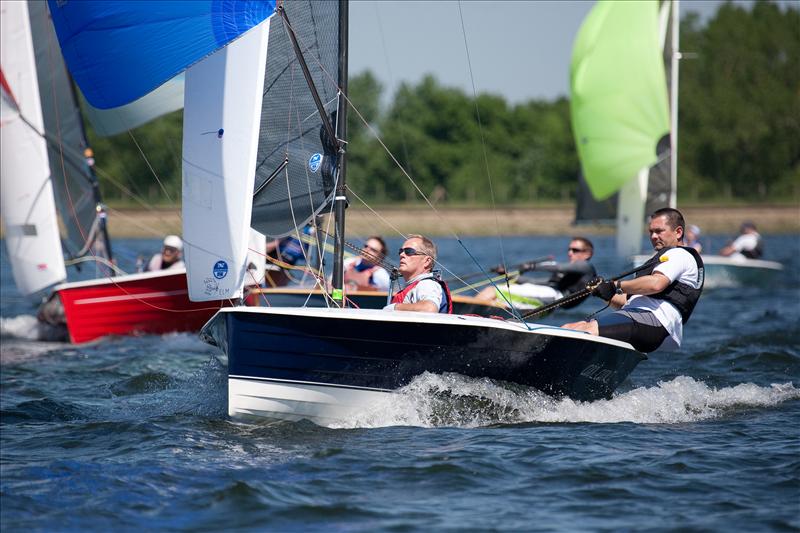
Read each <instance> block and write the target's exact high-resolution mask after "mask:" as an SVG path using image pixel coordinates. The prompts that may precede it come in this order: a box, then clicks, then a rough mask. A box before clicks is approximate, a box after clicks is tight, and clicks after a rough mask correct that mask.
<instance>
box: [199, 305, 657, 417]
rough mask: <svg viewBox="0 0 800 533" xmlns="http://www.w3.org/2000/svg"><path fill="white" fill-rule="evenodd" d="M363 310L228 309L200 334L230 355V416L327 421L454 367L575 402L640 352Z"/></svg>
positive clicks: (494, 325) (603, 342) (451, 319)
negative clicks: (533, 388)
mask: <svg viewBox="0 0 800 533" xmlns="http://www.w3.org/2000/svg"><path fill="white" fill-rule="evenodd" d="M529 326H530V329H528V327H526V326H524V325H522V324H519V323H516V322H507V321H502V320H494V319H488V318H482V317H473V316H462V315H439V314H428V313H403V312H385V311H376V310H362V309H311V308H241V307H240V308H226V309H222V310H220V311H219V312H218V313H217V314H216V315H215V316H214V317H213V318H212V319H211V320H210V321H209V322H208V323H207V324H206V325H205V326H204V328H203V330H202V331H201V338H203V340H205V341H206V342H209V343H210V344H214V345H216V346H219V347H220V348H221V349H222V350H223V351H224V352H225V353H226V354H227V356H228V413H229V414H230V415H231V416H233V417H243V418H248V417H257V418H272V419H282V420H299V419H309V420H312V421H313V422H316V423H318V424H321V425H329V424H330V423H332V422H334V421H336V420H342V419H345V418H347V417H348V416H349V415H352V414H353V413H355V412H359V411H362V412H363V411H364V410H367V409H369V408H370V406H372V405H374V404H375V403H376V402H377V401H378V400H380V399H383V398H385V397H386V395H389V394H392V392H393V391H395V390H397V389H398V388H400V387H402V386H404V385H407V384H408V383H410V382H411V381H412V380H413V379H414V378H415V377H417V376H419V375H421V374H423V373H425V372H431V373H437V374H439V373H446V372H452V373H458V374H462V375H464V376H468V377H473V378H489V379H492V380H499V381H507V382H512V383H517V384H520V385H524V386H529V387H535V388H537V389H539V390H541V391H543V392H546V393H548V394H552V395H556V396H569V397H571V398H574V399H576V400H595V399H599V398H606V397H609V396H610V395H611V394H612V393H613V392H614V390H615V389H616V387H617V386H618V385H619V384H620V383H621V382H622V381H623V380H624V379H625V378H626V377H627V376H628V374H629V373H630V372H631V371H632V370H633V368H634V367H635V366H636V365H637V364H638V363H639V362H640V361H642V360H643V359H645V358H646V356H645V355H643V354H641V353H639V352H637V351H636V350H634V349H633V348H632V347H631V346H630V345H629V344H627V343H624V342H619V341H615V340H612V339H605V338H601V337H593V336H590V335H588V334H585V333H581V332H576V331H570V330H565V329H561V328H557V327H552V326H541V325H535V324H530V325H529Z"/></svg>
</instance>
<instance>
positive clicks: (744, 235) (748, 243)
mask: <svg viewBox="0 0 800 533" xmlns="http://www.w3.org/2000/svg"><path fill="white" fill-rule="evenodd" d="M739 233H740V235H739V236H738V237H737V238H736V240H735V241H733V242H732V243H731V244H729V245H728V246H726V247H725V248H723V249H722V250H720V251H719V255H724V256H726V257H731V258H733V259H758V258H760V257H761V256H762V255H764V244H763V241H762V240H761V235H759V233H758V231H757V230H756V225H755V224H753V223H752V222H749V221H748V222H742V226H741V228H739Z"/></svg>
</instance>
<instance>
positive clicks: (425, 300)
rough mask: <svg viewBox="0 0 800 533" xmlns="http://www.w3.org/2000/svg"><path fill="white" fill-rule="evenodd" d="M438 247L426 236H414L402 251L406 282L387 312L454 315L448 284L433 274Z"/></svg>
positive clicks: (406, 242) (401, 256)
mask: <svg viewBox="0 0 800 533" xmlns="http://www.w3.org/2000/svg"><path fill="white" fill-rule="evenodd" d="M435 264H436V245H434V244H433V242H431V240H430V239H428V238H427V237H423V236H422V235H410V236H409V237H408V239H406V241H405V242H404V243H403V246H402V247H401V248H400V266H399V267H398V270H399V271H400V274H401V275H402V276H403V279H404V280H405V282H406V286H405V288H404V289H403V290H401V291H399V292H397V293H396V294H395V295H394V297H393V298H392V303H391V304H389V305H387V306H386V307H384V310H387V311H422V312H426V313H452V312H453V301H452V299H451V297H450V290H449V289H448V288H447V284H445V282H443V281H442V280H440V279H438V278H437V277H435V276H434V274H433V267H434V265H435Z"/></svg>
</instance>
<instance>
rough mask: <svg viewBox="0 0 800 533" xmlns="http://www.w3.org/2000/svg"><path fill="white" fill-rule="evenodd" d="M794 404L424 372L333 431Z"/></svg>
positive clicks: (694, 418)
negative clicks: (609, 391)
mask: <svg viewBox="0 0 800 533" xmlns="http://www.w3.org/2000/svg"><path fill="white" fill-rule="evenodd" d="M797 399H800V389H797V388H796V387H795V386H794V385H793V384H792V383H783V384H773V385H771V386H769V387H762V386H759V385H755V384H753V383H743V384H739V385H736V386H732V387H723V388H715V387H711V386H708V385H706V384H705V383H703V382H702V381H697V380H695V379H693V378H691V377H688V376H678V377H676V378H674V379H672V380H671V381H666V382H659V383H658V384H657V385H656V386H652V387H639V388H637V389H634V390H631V391H629V392H625V393H622V394H618V395H616V396H614V397H613V398H611V399H609V400H598V401H594V402H579V401H575V400H571V399H569V398H562V399H556V398H553V397H551V396H547V395H546V394H544V393H542V392H540V391H538V390H535V389H529V388H525V387H517V386H513V385H509V384H503V385H501V384H498V383H496V382H492V381H490V380H486V379H470V378H466V377H464V376H460V375H458V374H443V375H438V374H423V375H422V376H420V377H418V378H416V379H415V380H414V381H413V382H411V383H410V384H409V385H407V386H406V387H404V388H402V389H400V390H399V391H398V392H397V393H395V394H392V395H390V396H388V397H387V398H386V400H384V401H382V402H380V403H379V404H376V405H374V406H373V407H372V408H371V409H369V411H367V412H363V413H359V414H358V415H355V416H353V417H352V418H350V419H348V420H342V421H339V423H337V424H336V425H335V427H337V428H374V427H386V426H419V427H441V426H451V427H483V426H491V425H500V424H502V425H505V424H526V423H601V424H605V423H622V422H628V423H635V424H678V423H686V422H698V421H702V420H709V419H715V418H720V417H723V416H729V415H731V414H733V413H735V412H737V411H740V410H743V409H752V408H758V407H772V406H775V405H778V404H780V403H783V402H786V401H790V400H797Z"/></svg>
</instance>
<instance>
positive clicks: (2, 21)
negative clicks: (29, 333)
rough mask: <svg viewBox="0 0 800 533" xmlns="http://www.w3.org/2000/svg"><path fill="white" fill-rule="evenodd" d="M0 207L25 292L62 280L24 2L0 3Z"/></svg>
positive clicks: (13, 263) (20, 286) (19, 283)
mask: <svg viewBox="0 0 800 533" xmlns="http://www.w3.org/2000/svg"><path fill="white" fill-rule="evenodd" d="M0 10H2V16H0V38H1V39H2V46H0V81H2V104H1V105H2V113H1V114H0V116H2V122H0V166H1V167H2V169H1V170H0V176H1V177H2V179H0V185H1V187H0V188H1V189H2V192H0V205H1V208H0V211H2V214H3V223H4V224H5V232H6V235H5V237H6V238H5V241H6V246H7V247H8V252H9V257H10V260H11V267H12V272H13V275H14V282H15V283H16V285H17V288H18V289H19V291H20V292H21V293H22V294H24V295H30V294H34V293H36V292H38V291H41V290H43V289H45V288H47V287H48V286H50V285H53V284H54V283H58V282H60V281H63V280H64V279H66V269H65V267H64V259H63V257H62V255H61V244H60V242H59V233H58V220H57V218H56V210H55V203H54V200H53V188H52V184H51V180H50V168H49V165H48V161H47V146H46V144H45V140H44V138H43V137H42V132H43V131H44V123H43V122H44V121H43V119H42V110H41V103H40V99H39V85H38V82H37V79H36V67H35V57H34V51H33V43H32V40H31V27H30V21H29V19H28V4H27V3H26V2H2V4H0Z"/></svg>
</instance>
